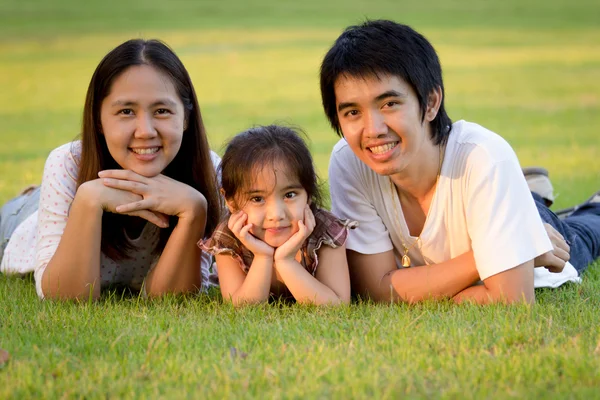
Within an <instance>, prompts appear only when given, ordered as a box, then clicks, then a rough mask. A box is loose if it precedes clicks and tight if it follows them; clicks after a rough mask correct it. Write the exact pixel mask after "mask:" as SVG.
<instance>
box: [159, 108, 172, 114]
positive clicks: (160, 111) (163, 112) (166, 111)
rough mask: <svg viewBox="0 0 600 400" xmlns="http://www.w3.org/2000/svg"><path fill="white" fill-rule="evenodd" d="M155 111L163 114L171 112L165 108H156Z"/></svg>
mask: <svg viewBox="0 0 600 400" xmlns="http://www.w3.org/2000/svg"><path fill="white" fill-rule="evenodd" d="M156 113H157V114H159V115H165V114H171V111H170V110H167V109H166V108H159V109H158V110H156Z"/></svg>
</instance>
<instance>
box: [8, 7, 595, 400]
mask: <svg viewBox="0 0 600 400" xmlns="http://www.w3.org/2000/svg"><path fill="white" fill-rule="evenodd" d="M417 3H418V4H417ZM598 15H600V3H598V2H597V1H591V0H582V1H568V0H548V1H541V0H535V1H520V0H507V1H504V2H489V3H488V2H484V1H474V0H466V1H456V0H452V1H443V0H436V1H425V2H408V1H400V0H394V1H392V0H390V1H387V0H386V1H374V2H372V3H371V2H365V1H360V0H345V1H341V0H332V1H327V2H324V1H321V2H317V1H312V0H311V1H308V0H307V1H303V2H291V1H284V0H279V1H275V0H259V1H248V2H244V1H241V0H235V1H229V2H220V1H216V0H214V1H212V0H211V1H195V2H188V1H183V0H176V1H169V2H164V1H163V2H160V1H157V0H147V1H145V2H137V1H131V0H120V1H115V0H105V1H87V2H81V1H74V0H55V1H47V2H46V1H41V0H31V1H28V2H23V1H20V0H0V94H1V95H0V121H1V124H0V140H1V142H0V143H1V144H2V146H0V203H3V202H4V201H6V200H8V199H9V198H11V197H12V196H14V195H15V194H16V193H17V192H18V191H19V189H20V188H21V187H23V186H24V185H26V184H31V183H38V182H39V179H40V177H41V173H42V168H43V164H44V160H45V157H46V156H47V154H48V153H49V151H50V150H51V149H53V148H54V147H57V146H58V145H60V144H63V143H65V142H67V141H70V140H73V139H74V138H76V137H77V134H78V132H79V126H80V123H81V112H82V106H83V100H84V96H85V90H86V88H87V85H88V83H89V79H90V78H91V74H92V72H93V70H94V68H95V66H96V65H97V63H98V62H99V60H100V59H101V58H102V57H103V56H104V55H105V54H106V53H107V52H108V51H109V50H110V49H112V48H113V47H115V46H116V45H118V44H119V43H121V42H122V41H124V40H126V39H128V38H131V37H138V36H142V37H146V38H149V37H158V38H161V39H163V40H165V41H166V42H167V43H168V44H169V45H171V47H173V48H174V50H175V51H176V52H177V54H179V55H180V57H181V58H182V59H183V61H184V64H185V65H186V66H187V68H188V70H189V71H190V74H191V75H192V79H193V81H194V84H195V87H196V90H197V93H198V96H199V101H200V106H201V108H202V111H203V114H204V118H205V122H206V126H207V130H208V132H209V137H210V141H211V145H212V146H213V148H214V149H215V150H216V151H217V152H222V145H223V144H224V142H225V141H226V139H227V138H229V137H231V136H232V135H234V134H235V133H237V132H239V131H241V130H243V129H245V128H246V127H248V126H250V125H252V124H267V123H272V122H287V123H293V124H296V125H299V126H301V127H302V128H304V129H305V130H306V132H307V133H308V135H309V137H310V139H311V148H312V150H313V154H314V157H315V160H316V162H317V166H318V169H319V171H320V173H321V176H322V178H324V179H325V178H327V165H328V160H329V153H330V151H331V148H332V146H333V144H334V143H335V142H336V140H337V138H336V136H335V134H334V133H333V132H332V131H331V129H330V128H329V127H328V124H327V122H326V120H325V117H324V115H323V111H322V109H321V106H320V94H319V88H318V67H319V63H320V61H321V58H322V56H323V55H324V53H325V52H326V51H327V49H328V46H329V45H330V44H331V43H332V41H333V40H334V39H335V38H336V37H337V35H338V34H339V33H340V31H341V30H342V29H343V27H345V26H346V25H349V24H353V23H357V22H360V21H361V20H363V19H364V18H365V17H369V18H380V17H385V18H391V19H396V20H398V21H401V22H405V23H408V24H410V25H412V26H413V27H415V28H416V29H418V30H419V31H421V32H423V33H424V34H425V35H426V36H427V37H428V38H429V39H430V40H431V41H432V43H433V44H434V46H435V47H436V49H437V50H438V52H439V54H440V57H441V61H442V65H443V68H444V72H445V75H444V78H445V83H446V93H447V98H446V101H447V102H446V104H447V107H448V110H449V114H450V116H451V117H452V118H453V119H454V120H459V119H466V120H469V121H474V122H478V123H480V124H482V125H484V126H485V127H487V128H489V129H492V130H494V131H496V132H498V133H499V134H501V135H502V136H504V137H505V138H506V139H507V140H508V141H509V142H510V143H511V144H512V145H513V147H514V149H515V151H516V152H517V154H518V156H519V159H520V160H521V163H522V165H543V166H545V167H547V168H548V169H549V170H550V174H551V177H552V180H553V183H554V186H555V189H556V191H557V192H558V193H559V197H558V199H557V207H563V206H568V205H571V204H573V203H575V202H579V201H582V200H584V199H585V198H587V197H588V196H589V195H590V194H591V193H592V192H594V191H596V190H598V189H600V187H599V186H600V140H599V139H598V132H597V130H598V128H600V112H599V111H600V79H598V78H599V77H600V22H598V21H599V19H598ZM536 294H537V300H538V302H537V304H536V305H535V306H534V307H525V306H518V307H504V306H493V307H484V308H481V307H475V306H470V305H463V306H455V305H452V304H450V303H441V304H439V303H438V304H433V303H431V304H422V305H419V306H412V307H409V306H405V305H395V306H382V305H373V304H369V303H358V304H353V305H351V306H349V307H342V308H339V309H325V310H319V309H316V308H312V307H301V306H297V305H286V304H277V305H269V306H261V307H251V308H247V309H244V310H241V311H236V310H233V309H232V308H230V307H229V306H226V305H223V304H221V302H220V300H219V298H218V295H217V294H216V293H211V294H209V295H198V296H188V297H169V298H165V299H160V300H152V301H149V300H144V299H140V298H138V297H136V296H130V295H124V294H121V293H119V292H113V293H107V294H106V295H105V296H104V297H103V298H102V300H101V301H99V302H97V303H91V304H87V303H86V304H71V303H69V304H57V303H52V302H40V301H38V300H37V298H36V296H35V289H34V287H33V284H32V282H31V279H30V278H26V279H20V278H8V277H5V276H0V349H3V350H5V351H6V352H8V353H9V354H10V359H9V361H8V362H3V360H2V358H3V357H2V352H1V351H0V398H32V397H49V398H56V397H61V398H62V397H67V398H72V397H75V398H79V397H85V398H105V397H111V398H112V397H126V398H128V397H142V396H143V397H152V398H156V397H159V398H173V397H175V398H179V397H200V398H202V397H208V396H210V397H215V398H225V397H250V398H263V397H277V398H279V397H286V398H287V397H309V398H315V397H318V398H329V397H334V398H348V397H367V396H369V397H373V398H399V397H401V396H402V397H404V396H408V397H417V398H419V397H443V398H482V397H484V398H507V397H518V398H536V397H540V398H542V397H543V398H547V397H563V398H585V399H588V398H600V389H599V388H600V329H599V328H598V326H600V315H599V313H598V309H599V308H600V263H596V264H595V265H594V266H593V267H591V269H590V270H589V272H588V273H587V274H586V275H585V278H584V283H583V284H582V285H570V286H567V287H563V288H561V289H559V290H543V291H538V292H537V293H536Z"/></svg>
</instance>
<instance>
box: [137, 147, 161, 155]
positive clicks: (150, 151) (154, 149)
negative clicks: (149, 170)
mask: <svg viewBox="0 0 600 400" xmlns="http://www.w3.org/2000/svg"><path fill="white" fill-rule="evenodd" d="M131 151H133V152H134V153H135V154H154V153H156V152H158V147H152V148H149V149H131Z"/></svg>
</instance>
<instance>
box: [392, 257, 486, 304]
mask: <svg viewBox="0 0 600 400" xmlns="http://www.w3.org/2000/svg"><path fill="white" fill-rule="evenodd" d="M478 279H479V273H478V272H477V268H476V267H475V259H474V258H473V252H468V253H465V254H463V255H460V256H458V257H456V258H453V259H451V260H449V261H444V262H443V263H440V264H434V265H425V266H421V267H414V268H406V269H399V270H394V271H392V272H391V273H389V274H387V275H386V276H385V277H384V278H383V279H382V282H381V285H382V286H383V287H388V288H391V289H393V290H390V291H389V292H390V293H391V295H392V300H395V301H404V302H408V303H416V302H419V301H423V300H426V299H441V298H452V297H454V296H456V295H457V294H458V293H460V292H462V291H464V290H465V289H467V288H469V287H470V286H472V285H473V284H474V283H475V282H477V280H478ZM382 293H383V291H382ZM382 300H384V299H382ZM385 301H390V297H389V295H388V298H387V299H385Z"/></svg>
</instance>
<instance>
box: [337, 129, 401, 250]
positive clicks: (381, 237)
mask: <svg viewBox="0 0 600 400" xmlns="http://www.w3.org/2000/svg"><path fill="white" fill-rule="evenodd" d="M365 168H367V167H366V166H364V165H363V164H362V163H361V161H360V160H359V159H358V158H357V157H356V156H355V155H354V153H352V150H351V149H350V148H349V147H348V145H347V144H346V143H345V141H344V140H343V139H342V140H340V141H339V142H338V144H337V145H336V146H335V147H334V149H333V152H332V154H331V160H330V163H329V190H330V196H331V211H332V212H333V214H335V215H336V216H338V217H339V218H345V219H350V220H353V221H357V222H358V227H357V228H356V229H352V230H350V231H349V233H348V241H347V242H346V248H347V249H349V250H354V251H356V252H359V253H362V254H378V253H383V252H386V251H389V250H392V248H393V247H392V242H391V240H390V236H389V233H388V230H387V229H386V227H385V225H384V223H383V221H382V219H381V217H380V216H379V215H378V213H377V210H376V208H375V206H374V204H373V202H372V201H371V199H372V198H373V197H374V196H376V195H377V194H376V193H378V192H379V189H378V188H375V179H376V176H375V174H374V173H372V174H371V175H373V176H365V170H364V169H365Z"/></svg>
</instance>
